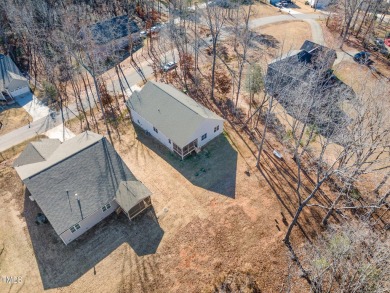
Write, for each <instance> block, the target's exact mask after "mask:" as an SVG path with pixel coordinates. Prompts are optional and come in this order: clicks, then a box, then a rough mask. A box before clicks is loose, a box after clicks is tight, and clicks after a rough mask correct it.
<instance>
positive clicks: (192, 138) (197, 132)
mask: <svg viewBox="0 0 390 293" xmlns="http://www.w3.org/2000/svg"><path fill="white" fill-rule="evenodd" d="M126 104H127V107H128V108H129V110H130V112H131V117H132V120H133V122H134V123H135V124H137V125H139V126H140V127H141V128H143V129H144V130H145V131H147V132H148V133H150V134H151V135H152V136H154V137H155V138H156V139H158V140H159V141H160V142H161V143H162V144H163V145H165V146H166V147H167V148H169V149H170V150H171V151H173V152H175V153H177V154H178V155H179V156H180V157H181V158H184V157H185V156H186V155H188V154H190V153H191V152H192V151H196V152H198V151H200V149H201V148H202V147H203V146H204V145H205V144H207V143H208V142H209V141H211V140H212V139H213V138H215V137H217V136H218V135H219V134H221V133H222V132H223V122H224V120H223V119H222V118H221V117H219V116H218V115H217V114H215V113H214V112H212V111H210V110H209V109H207V108H206V107H204V106H202V105H200V104H199V103H197V102H195V101H194V100H193V99H191V98H190V97H189V96H187V95H185V94H184V93H182V92H181V91H179V90H177V89H176V88H174V87H172V86H171V85H168V84H165V83H158V82H153V81H148V82H147V83H146V85H145V86H144V87H143V88H142V90H141V91H134V92H133V94H132V95H131V97H130V99H129V100H128V101H127V102H126Z"/></svg>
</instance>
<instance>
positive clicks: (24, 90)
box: [9, 87, 30, 98]
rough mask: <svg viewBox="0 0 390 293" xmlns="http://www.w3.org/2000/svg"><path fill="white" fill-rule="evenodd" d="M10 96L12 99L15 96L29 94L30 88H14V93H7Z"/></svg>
mask: <svg viewBox="0 0 390 293" xmlns="http://www.w3.org/2000/svg"><path fill="white" fill-rule="evenodd" d="M9 92H10V94H11V95H12V97H13V98H15V97H17V96H20V95H23V94H26V93H29V92H30V88H29V87H22V88H19V89H18V88H16V90H14V91H9Z"/></svg>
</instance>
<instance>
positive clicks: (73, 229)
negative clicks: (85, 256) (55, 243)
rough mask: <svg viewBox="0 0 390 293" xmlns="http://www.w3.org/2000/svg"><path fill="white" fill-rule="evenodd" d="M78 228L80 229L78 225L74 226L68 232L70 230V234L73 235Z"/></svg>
mask: <svg viewBox="0 0 390 293" xmlns="http://www.w3.org/2000/svg"><path fill="white" fill-rule="evenodd" d="M80 228H81V227H80V225H79V224H76V225H73V226H72V227H70V228H69V230H70V232H72V233H74V232H76V231H77V230H78V229H80Z"/></svg>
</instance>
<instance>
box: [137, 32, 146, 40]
mask: <svg viewBox="0 0 390 293" xmlns="http://www.w3.org/2000/svg"><path fill="white" fill-rule="evenodd" d="M147 35H148V33H147V32H146V31H140V32H139V36H140V37H141V38H143V39H145V38H146V37H147Z"/></svg>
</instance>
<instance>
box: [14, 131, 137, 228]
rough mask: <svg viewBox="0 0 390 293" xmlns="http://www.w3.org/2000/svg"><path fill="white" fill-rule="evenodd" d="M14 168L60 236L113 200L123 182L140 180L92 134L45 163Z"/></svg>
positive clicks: (66, 145)
mask: <svg viewBox="0 0 390 293" xmlns="http://www.w3.org/2000/svg"><path fill="white" fill-rule="evenodd" d="M26 151H28V149H27V148H26V150H25V152H26ZM15 169H16V171H17V172H18V174H19V176H20V177H21V178H22V179H23V182H24V183H25V184H26V186H27V188H28V190H29V191H30V192H31V194H32V196H33V197H34V199H35V200H36V201H37V203H38V205H39V206H40V208H41V209H42V211H43V213H44V214H45V215H46V217H47V218H48V220H49V221H50V223H51V224H52V226H53V228H54V230H55V231H56V232H57V234H61V233H63V232H64V231H66V230H67V229H69V227H71V226H73V225H74V224H76V223H78V222H80V221H81V220H82V219H83V218H86V217H87V216H89V215H91V214H92V213H94V212H96V211H97V210H98V209H100V208H101V207H102V206H104V205H105V204H107V203H108V202H110V201H112V200H113V199H114V198H115V196H116V193H117V190H118V186H119V184H120V182H122V181H136V180H137V179H136V178H135V177H134V175H133V174H132V173H131V171H130V170H129V168H128V167H127V166H126V164H125V163H124V162H123V161H122V159H121V158H120V156H119V155H118V153H117V152H116V151H115V149H114V148H113V147H112V145H111V144H110V143H109V142H107V140H106V139H105V138H104V137H102V136H101V135H98V134H95V133H92V132H84V133H82V134H80V135H78V136H76V137H74V138H72V139H70V140H68V141H65V142H64V143H62V144H61V145H60V146H58V148H57V149H56V150H55V151H54V152H53V153H52V154H51V155H50V156H49V158H48V159H47V160H46V161H43V162H37V163H33V164H28V165H24V166H19V167H15ZM76 193H77V194H78V198H79V202H80V205H79V203H78V201H77V199H76V197H75V194H76Z"/></svg>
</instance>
